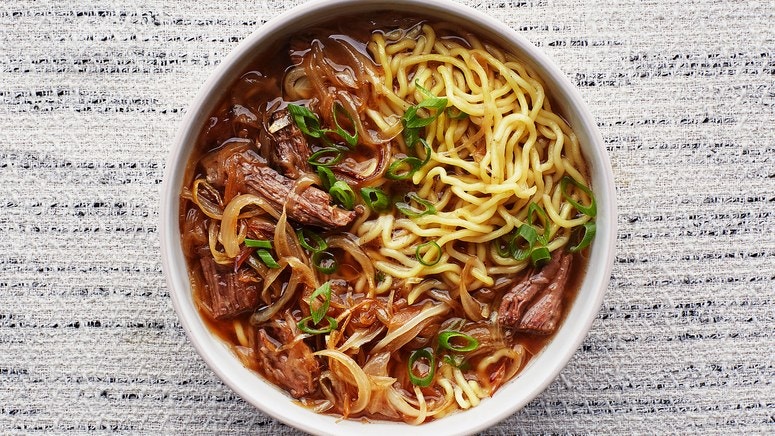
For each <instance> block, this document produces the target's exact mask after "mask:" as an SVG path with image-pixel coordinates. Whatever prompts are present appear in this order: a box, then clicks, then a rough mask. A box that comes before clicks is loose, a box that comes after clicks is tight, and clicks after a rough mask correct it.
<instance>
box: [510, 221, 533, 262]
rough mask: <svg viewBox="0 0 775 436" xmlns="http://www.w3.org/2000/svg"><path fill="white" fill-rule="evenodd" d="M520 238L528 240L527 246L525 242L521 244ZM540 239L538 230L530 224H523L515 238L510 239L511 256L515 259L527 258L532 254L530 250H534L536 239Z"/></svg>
mask: <svg viewBox="0 0 775 436" xmlns="http://www.w3.org/2000/svg"><path fill="white" fill-rule="evenodd" d="M520 239H522V240H524V241H525V242H527V247H525V246H524V244H520ZM537 240H538V231H536V229H535V227H533V226H531V225H530V224H527V223H525V224H522V225H521V226H519V229H517V233H516V234H515V235H514V238H512V239H511V241H509V251H510V252H511V257H513V258H514V260H525V259H527V258H528V257H529V256H530V252H532V251H533V247H534V246H535V243H536V241H537Z"/></svg>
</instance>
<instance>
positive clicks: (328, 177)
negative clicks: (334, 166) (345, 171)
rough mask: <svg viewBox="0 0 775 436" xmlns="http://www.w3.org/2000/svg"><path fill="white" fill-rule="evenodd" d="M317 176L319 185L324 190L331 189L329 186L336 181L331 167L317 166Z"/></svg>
mask: <svg viewBox="0 0 775 436" xmlns="http://www.w3.org/2000/svg"><path fill="white" fill-rule="evenodd" d="M318 177H320V184H321V186H323V189H325V190H326V191H328V190H329V189H331V186H333V184H334V183H336V177H334V173H333V172H332V171H331V168H329V167H327V166H324V165H319V166H318Z"/></svg>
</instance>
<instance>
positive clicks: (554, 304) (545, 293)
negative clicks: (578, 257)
mask: <svg viewBox="0 0 775 436" xmlns="http://www.w3.org/2000/svg"><path fill="white" fill-rule="evenodd" d="M571 259H572V255H571V254H570V253H564V252H562V250H556V251H555V252H554V253H553V254H552V258H551V260H550V261H549V263H547V264H546V265H544V266H543V267H542V268H541V270H540V271H538V272H537V273H535V274H533V275H531V276H529V277H527V278H525V280H523V281H522V282H520V283H517V284H516V285H515V286H514V287H513V288H511V290H509V291H508V292H507V293H506V295H504V296H503V300H501V305H500V308H499V309H498V321H499V322H500V324H501V325H502V326H504V327H507V328H510V329H512V330H513V331H518V332H524V333H533V334H539V335H549V334H552V333H554V331H555V330H556V329H557V324H558V323H559V321H560V316H561V315H562V293H563V291H564V290H565V285H566V283H567V282H568V274H569V272H570V265H571Z"/></svg>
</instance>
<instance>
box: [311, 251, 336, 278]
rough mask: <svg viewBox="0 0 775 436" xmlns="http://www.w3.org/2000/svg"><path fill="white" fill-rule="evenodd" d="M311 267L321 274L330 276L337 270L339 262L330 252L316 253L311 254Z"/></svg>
mask: <svg viewBox="0 0 775 436" xmlns="http://www.w3.org/2000/svg"><path fill="white" fill-rule="evenodd" d="M312 265H313V266H314V267H315V269H316V270H318V271H320V272H322V273H323V274H331V273H333V272H335V271H336V270H337V268H339V262H337V261H336V257H334V254H333V253H331V252H330V251H316V252H314V253H313V254H312Z"/></svg>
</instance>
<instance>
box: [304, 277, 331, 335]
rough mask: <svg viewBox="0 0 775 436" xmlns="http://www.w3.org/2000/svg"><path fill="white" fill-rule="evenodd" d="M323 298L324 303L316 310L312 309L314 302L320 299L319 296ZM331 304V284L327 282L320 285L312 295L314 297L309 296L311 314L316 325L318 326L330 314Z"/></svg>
mask: <svg viewBox="0 0 775 436" xmlns="http://www.w3.org/2000/svg"><path fill="white" fill-rule="evenodd" d="M320 295H322V296H323V303H322V304H321V305H320V306H318V307H317V308H316V309H314V310H313V309H312V302H313V301H314V300H316V299H317V298H318V296H320ZM330 304H331V282H325V283H323V284H322V285H320V287H319V288H317V289H315V292H313V293H312V295H310V296H309V305H310V306H309V307H310V314H311V316H312V322H313V324H315V325H318V323H319V322H320V320H322V319H323V317H325V316H326V313H328V306H329V305H330Z"/></svg>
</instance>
